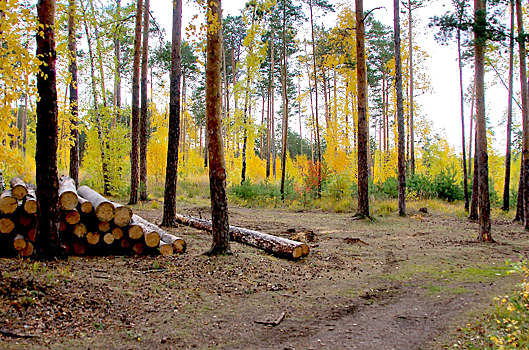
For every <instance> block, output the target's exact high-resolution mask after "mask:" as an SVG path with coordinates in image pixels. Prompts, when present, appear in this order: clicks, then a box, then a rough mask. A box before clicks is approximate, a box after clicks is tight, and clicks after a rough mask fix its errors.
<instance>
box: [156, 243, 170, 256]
mask: <svg viewBox="0 0 529 350" xmlns="http://www.w3.org/2000/svg"><path fill="white" fill-rule="evenodd" d="M159 248H160V254H162V255H173V246H171V245H170V244H167V243H165V242H163V241H160V247H159Z"/></svg>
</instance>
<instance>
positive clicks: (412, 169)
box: [408, 0, 415, 175]
mask: <svg viewBox="0 0 529 350" xmlns="http://www.w3.org/2000/svg"><path fill="white" fill-rule="evenodd" d="M412 7H413V6H412V0H408V30H409V36H408V40H409V47H410V48H409V50H410V52H409V55H410V120H409V123H410V173H411V174H412V175H413V174H415V131H414V121H413V118H414V115H413V112H414V106H413V30H412V23H413V19H412Z"/></svg>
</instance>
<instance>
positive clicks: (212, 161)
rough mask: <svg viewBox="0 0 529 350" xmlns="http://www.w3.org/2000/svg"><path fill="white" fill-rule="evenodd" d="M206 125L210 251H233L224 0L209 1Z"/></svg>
mask: <svg viewBox="0 0 529 350" xmlns="http://www.w3.org/2000/svg"><path fill="white" fill-rule="evenodd" d="M207 10H208V16H207V18H208V20H207V26H208V31H207V45H206V56H207V60H206V126H207V134H208V152H209V183H210V192H211V217H212V235H213V242H212V245H211V249H210V250H209V252H208V254H211V255H217V254H230V235H229V222H228V199H227V196H226V161H225V159H224V147H223V146H224V145H223V142H222V120H221V116H222V97H221V94H220V92H221V91H220V90H221V84H222V81H221V65H222V28H221V27H220V26H219V25H218V23H222V10H221V0H211V1H209V2H208V4H207Z"/></svg>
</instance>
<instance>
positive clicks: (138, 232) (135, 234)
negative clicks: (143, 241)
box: [129, 225, 143, 239]
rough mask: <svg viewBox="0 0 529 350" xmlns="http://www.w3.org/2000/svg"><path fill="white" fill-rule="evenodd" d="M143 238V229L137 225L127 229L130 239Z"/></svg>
mask: <svg viewBox="0 0 529 350" xmlns="http://www.w3.org/2000/svg"><path fill="white" fill-rule="evenodd" d="M142 236H143V228H141V226H139V225H131V226H130V227H129V237H130V238H131V239H140V238H141V237H142Z"/></svg>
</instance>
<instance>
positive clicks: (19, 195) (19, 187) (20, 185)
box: [9, 177, 28, 200]
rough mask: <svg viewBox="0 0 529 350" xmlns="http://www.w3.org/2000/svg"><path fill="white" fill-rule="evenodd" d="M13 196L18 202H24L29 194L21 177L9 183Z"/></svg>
mask: <svg viewBox="0 0 529 350" xmlns="http://www.w3.org/2000/svg"><path fill="white" fill-rule="evenodd" d="M9 184H10V185H11V194H12V196H13V197H14V198H15V199H16V200H22V199H24V197H25V196H26V195H27V194H28V188H27V186H26V183H25V182H24V181H22V179H21V178H19V177H14V178H12V179H11V181H9Z"/></svg>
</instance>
